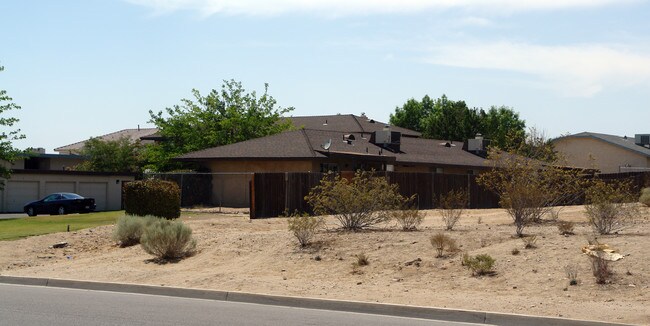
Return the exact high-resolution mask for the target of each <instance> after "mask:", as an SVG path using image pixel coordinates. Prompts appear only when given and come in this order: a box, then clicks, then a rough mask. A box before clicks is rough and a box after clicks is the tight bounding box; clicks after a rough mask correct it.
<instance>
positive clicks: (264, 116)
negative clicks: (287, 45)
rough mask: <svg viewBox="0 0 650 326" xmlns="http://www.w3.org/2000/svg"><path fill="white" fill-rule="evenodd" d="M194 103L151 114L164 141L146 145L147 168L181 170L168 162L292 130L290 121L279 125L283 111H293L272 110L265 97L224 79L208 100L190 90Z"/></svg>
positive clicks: (272, 102) (272, 101) (269, 99)
mask: <svg viewBox="0 0 650 326" xmlns="http://www.w3.org/2000/svg"><path fill="white" fill-rule="evenodd" d="M192 95H193V96H194V100H189V99H182V100H181V104H180V105H174V106H173V107H171V108H166V109H165V113H166V115H164V114H163V112H162V111H159V112H157V113H156V112H153V111H151V110H150V111H149V115H150V116H151V120H150V122H152V123H154V124H155V125H156V127H158V132H159V134H160V135H161V136H162V138H163V140H162V141H161V142H160V143H158V144H154V145H149V146H148V147H147V159H148V160H149V162H150V163H151V165H149V166H147V168H151V169H153V170H157V171H168V170H173V169H178V168H181V165H180V164H179V163H178V162H174V161H173V160H172V159H173V158H174V157H176V156H179V155H182V154H185V153H189V152H192V151H198V150H202V149H206V148H210V147H215V146H222V145H227V144H232V143H236V142H241V141H244V140H249V139H253V138H259V137H264V136H268V135H272V134H276V133H279V132H282V131H285V130H288V129H290V128H291V126H292V125H291V121H289V120H287V121H282V120H281V119H280V118H281V116H282V115H283V114H284V113H287V112H290V111H292V110H293V108H292V107H289V108H281V107H277V108H276V100H275V99H274V98H273V97H272V96H270V95H269V94H268V84H265V85H264V94H262V96H260V97H259V98H258V97H257V94H256V93H255V92H254V91H253V92H250V93H247V92H246V90H245V89H244V88H243V87H242V85H241V83H240V82H236V81H234V80H229V81H228V80H224V83H223V84H222V86H221V90H220V91H217V90H214V89H213V90H212V91H210V93H208V94H207V95H206V96H203V95H201V94H200V93H199V91H198V90H196V89H194V90H192Z"/></svg>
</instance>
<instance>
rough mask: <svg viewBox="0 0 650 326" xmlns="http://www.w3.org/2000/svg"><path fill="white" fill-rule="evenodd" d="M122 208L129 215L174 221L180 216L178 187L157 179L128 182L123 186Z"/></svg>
mask: <svg viewBox="0 0 650 326" xmlns="http://www.w3.org/2000/svg"><path fill="white" fill-rule="evenodd" d="M124 207H125V210H126V213H127V214H129V215H138V216H145V215H153V216H157V217H162V218H166V219H175V218H178V217H179V216H180V215H181V194H180V189H179V188H178V185H177V184H176V183H174V182H171V181H163V180H157V179H149V180H139V181H133V182H129V183H127V184H126V185H125V186H124Z"/></svg>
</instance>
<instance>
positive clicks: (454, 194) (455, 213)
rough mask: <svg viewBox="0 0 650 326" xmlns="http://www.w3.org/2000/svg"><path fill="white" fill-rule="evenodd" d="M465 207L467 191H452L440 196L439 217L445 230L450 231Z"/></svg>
mask: <svg viewBox="0 0 650 326" xmlns="http://www.w3.org/2000/svg"><path fill="white" fill-rule="evenodd" d="M466 207H467V191H466V190H462V189H461V190H452V191H450V192H448V193H446V194H442V195H440V215H442V221H443V222H444V223H445V229H447V230H452V229H453V228H454V225H456V222H458V220H459V219H460V216H461V215H462V214H463V210H465V208H466Z"/></svg>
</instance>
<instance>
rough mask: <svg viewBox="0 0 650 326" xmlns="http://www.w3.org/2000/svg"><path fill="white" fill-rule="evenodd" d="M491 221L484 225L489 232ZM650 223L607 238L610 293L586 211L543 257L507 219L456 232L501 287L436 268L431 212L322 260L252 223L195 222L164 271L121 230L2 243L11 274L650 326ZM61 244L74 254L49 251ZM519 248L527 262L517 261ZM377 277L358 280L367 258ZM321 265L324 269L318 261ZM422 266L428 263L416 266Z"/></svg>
mask: <svg viewBox="0 0 650 326" xmlns="http://www.w3.org/2000/svg"><path fill="white" fill-rule="evenodd" d="M479 217H480V220H481V223H478V221H479ZM649 217H650V213H649V212H648V210H647V209H645V210H643V211H642V213H641V214H640V215H639V216H638V221H637V223H636V224H635V225H634V226H633V227H631V228H628V229H627V230H625V231H623V232H621V233H620V234H618V235H611V236H600V237H599V241H600V242H601V243H608V244H609V245H610V246H612V247H614V248H617V249H619V250H620V252H621V253H622V254H623V255H625V258H624V259H622V260H620V261H618V262H615V263H613V266H614V270H615V272H616V274H615V276H614V280H613V282H612V283H611V284H607V285H598V284H596V283H595V281H594V278H593V276H592V275H591V270H590V263H589V260H588V258H587V257H586V256H585V255H583V254H582V253H581V250H580V248H581V246H583V245H586V244H587V238H588V237H589V236H592V235H593V233H592V231H591V229H590V227H589V226H588V225H587V224H586V223H585V217H584V212H583V208H582V207H567V208H565V209H564V210H563V212H562V213H561V215H560V219H564V220H571V221H575V222H579V223H578V225H577V226H576V235H572V236H562V235H559V233H558V231H557V228H556V226H555V225H554V224H550V223H548V224H543V225H535V226H531V227H529V228H528V229H527V230H526V231H527V233H531V234H536V235H537V236H538V241H537V245H538V248H536V249H524V248H523V242H522V241H521V239H517V238H514V237H513V236H512V235H513V234H514V227H513V226H512V224H511V220H510V218H509V217H508V216H507V215H506V214H505V212H504V211H503V210H499V209H494V210H472V211H467V212H466V214H465V215H463V218H462V219H461V221H460V222H459V224H458V225H457V227H456V229H455V230H454V231H451V232H447V234H448V235H450V236H451V237H453V238H455V239H456V240H457V242H458V243H459V244H460V245H461V250H464V251H468V252H469V253H470V254H472V255H475V254H479V253H488V254H490V255H491V256H493V257H494V258H496V260H497V275H495V276H488V277H472V276H471V275H470V272H469V271H468V270H466V269H464V267H463V266H461V264H460V254H457V255H455V256H453V257H448V258H435V251H434V250H433V248H432V246H431V244H430V243H429V237H430V236H431V235H433V234H435V233H436V232H438V231H440V230H442V222H441V219H440V216H439V215H438V213H437V212H435V211H427V216H426V219H425V222H424V224H423V226H422V227H421V229H422V230H421V231H417V232H402V231H397V228H396V227H395V226H392V227H389V226H387V227H386V228H384V229H381V230H375V231H366V232H358V233H343V232H334V231H333V230H334V229H335V224H334V219H332V218H328V225H327V226H328V230H327V231H323V232H321V233H319V234H318V235H317V240H318V243H317V245H316V246H315V248H312V249H308V250H300V249H299V248H298V247H297V242H296V241H295V239H294V238H293V236H292V235H291V234H290V233H289V232H288V231H287V229H286V221H285V220H283V219H264V220H252V221H250V220H249V219H248V217H247V216H245V215H243V214H230V215H223V214H205V213H204V214H201V213H197V214H196V215H194V216H192V217H189V218H184V221H185V222H186V223H187V224H189V225H190V226H191V227H192V228H193V230H194V235H195V237H196V238H197V240H198V253H197V254H196V255H195V256H193V257H190V258H187V259H185V260H182V261H180V262H178V263H169V264H164V265H160V264H156V263H152V262H150V258H151V256H149V255H148V254H146V253H145V252H144V251H143V250H142V249H141V248H140V247H139V246H134V247H130V248H119V247H118V246H116V245H115V243H114V242H113V241H112V240H111V239H110V234H111V232H112V230H113V226H105V227H99V228H94V229H89V230H83V231H79V232H73V233H58V234H50V235H45V236H37V237H31V238H27V239H22V240H17V241H5V242H0V274H2V275H16V276H38V277H52V278H65V279H78V280H93V281H110V282H124V283H140V284H153V285H164V286H180V287H191V288H203V289H219V290H228V291H245V292H255V293H266V294H277V295H293V296H305V297H320V298H331V299H348V300H359V301H370V302H383V303H397V304H409V305H418V306H435V307H448V308H460V309H474V310H488V311H497V312H507V313H522V314H532V315H544V316H560V317H567V318H580V319H590V320H601V321H610V322H623V323H633V324H650V308H648V307H650V302H649V299H650V293H649V292H648V287H649V285H650V263H649V262H650V218H649ZM59 241H67V242H68V243H69V247H67V248H63V249H49V248H48V247H49V246H50V245H52V244H54V243H56V242H59ZM513 248H519V249H520V250H521V253H520V254H519V255H512V253H511V251H512V249H513ZM361 252H363V253H365V254H367V255H368V256H369V258H370V265H368V266H365V267H362V268H359V269H357V270H356V271H354V269H353V267H352V264H353V262H355V261H356V258H355V255H356V254H357V253H361ZM316 256H319V257H320V260H318V259H315V258H316ZM418 258H420V259H421V263H420V264H419V266H417V265H418V264H407V263H408V262H410V261H414V260H416V259H418ZM568 264H577V265H578V268H579V275H578V278H579V279H580V284H579V285H578V286H569V285H568V279H567V278H566V274H565V270H564V266H566V265H568Z"/></svg>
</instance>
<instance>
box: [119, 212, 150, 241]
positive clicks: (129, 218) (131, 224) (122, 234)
mask: <svg viewBox="0 0 650 326" xmlns="http://www.w3.org/2000/svg"><path fill="white" fill-rule="evenodd" d="M156 219H157V217H155V216H133V215H124V216H122V217H120V218H118V219H117V223H115V230H114V231H113V239H114V240H115V241H117V242H119V244H120V246H121V247H129V246H133V245H137V244H138V243H140V238H141V237H142V233H144V229H145V228H146V227H147V226H149V225H151V224H152V223H153V222H154V221H155V220H156Z"/></svg>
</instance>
